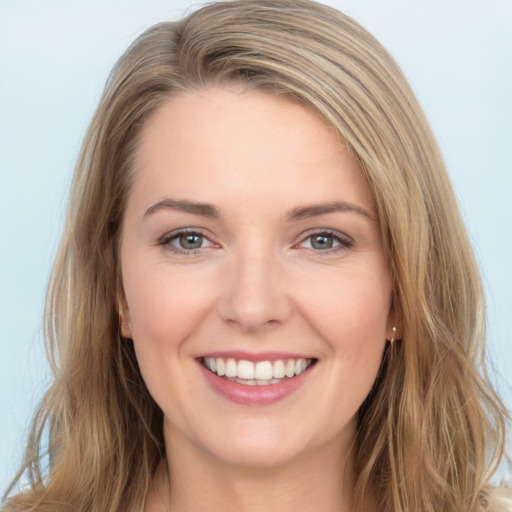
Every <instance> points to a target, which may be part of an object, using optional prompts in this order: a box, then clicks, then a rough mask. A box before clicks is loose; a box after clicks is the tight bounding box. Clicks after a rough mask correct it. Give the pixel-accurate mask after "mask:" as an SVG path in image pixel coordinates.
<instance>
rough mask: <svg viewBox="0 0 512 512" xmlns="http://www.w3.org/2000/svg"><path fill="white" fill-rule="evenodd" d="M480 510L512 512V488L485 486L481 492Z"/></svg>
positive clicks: (486, 511)
mask: <svg viewBox="0 0 512 512" xmlns="http://www.w3.org/2000/svg"><path fill="white" fill-rule="evenodd" d="M481 501H482V506H483V508H482V510H483V511H485V512H512V489H509V488H508V487H487V489H486V490H485V491H484V492H483V493H482V498H481Z"/></svg>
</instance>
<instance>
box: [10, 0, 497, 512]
mask: <svg viewBox="0 0 512 512" xmlns="http://www.w3.org/2000/svg"><path fill="white" fill-rule="evenodd" d="M229 82H243V83H245V84H247V86H248V87H250V88H255V89H259V90H264V91H268V93H269V94H276V95H283V96H285V97H288V98H291V99H292V100H293V101H298V102H300V103H301V104H303V105H305V106H307V107H308V108H310V109H312V110H313V111H316V112H317V113H318V114H319V115H320V116H321V117H322V118H323V119H324V120H325V122H326V123H328V124H329V125H330V126H332V127H333V129H334V130H335V131H336V132H337V133H338V135H339V137H340V140H342V141H344V143H345V144H346V145H347V146H348V148H349V150H350V151H351V153H352V155H353V156H354V157H355V158H356V159H357V161H358V162H359V164H360V166H361V169H362V170H363V172H364V174H365V176H366V179H367V180H368V183H369V186H370V188H371V190H372V192H373V196H374V199H375V202H376V205H377V211H378V215H379V219H380V225H381V229H382V235H383V239H384V244H385V251H386V255H387V258H388V262H389V266H390V268H391V272H392V276H393V283H394V290H393V301H394V307H395V309H396V311H397V313H398V316H399V318H400V319H401V326H402V331H403V336H402V339H401V340H398V341H397V342H395V343H394V344H393V345H392V346H390V347H389V350H388V351H387V352H386V355H385V358H384V361H383V364H382V368H381V372H380V373H379V377H378V379H377V382H376V383H375V385H374V388H373V390H372V392H371V393H370V395H369V396H368V398H367V399H366V401H365V402H364V404H363V405H362V406H361V408H360V411H359V415H358V428H357V436H356V440H355V444H354V447H353V451H352V457H353V462H354V468H355V487H354V504H355V505H354V506H355V508H356V509H357V510H364V506H365V505H364V504H365V499H366V497H367V496H372V497H373V498H374V499H375V500H376V503H377V505H378V508H379V510H380V511H382V512H406V511H408V512H410V511H420V510H421V511H423V512H441V511H443V512H461V511H464V512H466V511H470V512H473V511H476V510H479V507H480V501H479V495H480V493H481V492H483V491H484V490H485V485H486V482H487V479H488V477H489V475H490V473H491V472H492V470H493V468H495V466H496V464H497V461H498V459H499V457H500V456H501V454H502V451H503V437H504V422H505V418H506V416H507V413H506V411H505V409H504V408H503V406H502V404H501V402H500V400H499V398H498V397H497V395H496V394H495V392H494V391H493V389H492V387H491V386H490V384H489V382H488V379H487V377H486V370H485V356H484V338H485V332H484V331H485V310H484V300H483V293H482V287H481V282H480V277H479V273H478V269H477V265H476V263H475V259H474V256H473V252H472V249H471V246H470V243H469V241H468V237H467V235H466V232H465V228H464V225H463V222H462V220H461V216H460V213H459V210H458V207H457V204H456V200H455V197H454V194H453V191H452V188H451V185H450V181H449V178H448V176H447V173H446V170H445V166H444V164H443V160H442V157H441V155H440V152H439V150H438V147H437V144H436V141H435V138H434V136H433V135H432V132H431V130H430V128H429V126H428V123H427V121H426V119H425V116H424V114H423V113H422V110H421V108H420V106H419V104H418V101H417V100H416V98H415V96H414V94H413V92H412V90H411V88H410V87H409V85H408V83H407V81H406V79H405V78H404V76H403V74H402V72H401V70H400V69H399V68H398V66H397V64H396V63H395V62H394V60H393V59H392V58H391V57H390V56H389V54H388V53H387V52H386V51H385V49H384V48H383V47H382V46H381V45H380V44H379V43H378V42H377V41H376V40H375V39H374V38H373V36H371V35H370V34H369V33H368V32H366V31H365V30H364V29H363V28H362V27H361V26H360V25H358V24H357V23H356V22H355V21H353V20H352V19H350V18H348V17H347V16H344V15H343V14H341V13H339V12H338V11H336V10H334V9H332V8H329V7H326V6H322V5H320V4H317V3H314V2H310V1H307V0H278V1H277V0H235V1H227V2H218V3H213V4H211V5H207V6H205V7H203V8H201V9H199V10H197V11H195V12H193V13H192V14H190V15H189V16H188V17H186V18H184V19H183V20H181V21H178V22H167V23H161V24H158V25H156V26H154V27H152V28H150V29H149V30H147V31H146V32H145V33H144V34H142V35H141V36H140V37H139V38H138V39H137V40H136V41H135V42H134V43H133V44H132V46H131V47H130V48H129V49H128V50H127V51H126V53H125V54H124V55H123V56H122V57H121V59H120V60H119V61H118V63H117V65H116V66H115V68H114V70H113V72H112V74H111V76H110V78H109V80H108V83H107V85H106V88H105V91H104V93H103V96H102V98H101V101H100V104H99V107H98V109H97V111H96V113H95V115H94V118H93V120H92V122H91V125H90V127H89V130H88V132H87V134H86V136H85V139H84V142H83V146H82V149H81V153H80V156H79V159H78V162H77V166H76V171H75V175H74V180H73V184H72V189H71V193H70V200H69V206H68V211H67V220H66V224H65V227H64V234H63V238H62V241H61V244H60V248H59V251H58V255H57V259H56V262H55V267H54V270H53V273H52V277H51V281H50V285H49V291H48V297H47V307H46V330H45V333H46V340H47V344H48V353H49V356H50V362H51V366H52V369H53V375H54V381H53V384H52V385H51V387H50V389H49V390H48V392H47V393H46V395H45V397H44V399H43V401H42V403H41V405H40V407H39V410H38V412H37V414H36V416H35V419H34V423H33V427H32V431H31V434H30V439H29V442H28V445H27V451H26V455H25V459H24V463H23V465H22V468H21V470H20V472H19V474H18V476H17V477H16V480H15V482H16V481H17V480H19V479H20V478H21V476H22V475H23V474H24V473H26V474H27V475H28V477H29V479H30V486H29V487H28V488H27V489H26V490H25V491H23V492H20V493H18V494H17V495H14V496H13V494H15V493H14V492H13V489H14V487H11V488H10V490H9V491H8V493H6V499H7V497H8V496H10V497H9V498H8V499H7V504H6V505H5V507H6V508H5V510H6V511H11V510H24V511H26V510H38V511H51V512H56V511H59V512H60V511H68V510H73V511H75V510H80V511H81V512H89V511H90V512H92V511H100V510H101V511H109V512H120V511H126V510H129V509H130V508H131V507H132V506H133V503H137V502H138V503H140V502H141V500H142V499H143V496H144V494H145V492H146V490H147V489H148V486H149V485H150V482H151V478H152V475H153V473H154V471H155V468H156V465H157V464H158V462H159V460H160V459H161V458H162V457H163V456H164V444H163V435H162V412H161V411H160V410H159V408H158V407H157V405H156V404H155V402H154V401H153V400H152V398H151V397H150V395H149V393H148V391H147V389H146V386H145V384H144V382H143V380H142V377H141V374H140V371H139V369H138V366H137V362H136V358H135V354H134V350H133V345H132V344H131V343H130V342H129V341H128V342H127V341H126V340H122V339H121V336H120V330H119V313H118V297H119V290H120V286H121V283H120V271H119V261H118V254H117V253H118V241H119V234H120V230H121V224H122V218H123V212H124V209H125V204H126V200H127V195H128V193H129V191H130V182H131V173H132V161H133V158H134V154H135V153H136V151H137V146H138V140H139V133H140V130H141V126H143V125H144V122H145V119H147V118H148V116H149V115H150V114H151V113H152V112H154V111H155V110H156V109H158V107H159V106H160V105H161V104H162V103H163V102H164V101H166V100H168V99H169V97H172V96H173V95H175V94H178V93H179V92H181V91H185V90H190V89H194V88H203V87H207V86H208V85H210V84H214V83H215V84H219V83H220V84H222V83H229ZM47 427H48V428H49V430H48V432H49V440H48V441H46V437H45V433H46V428H47ZM46 445H47V446H46ZM46 448H47V449H46ZM46 457H48V459H47V458H46ZM47 460H49V462H48V463H47ZM13 485H14V484H13Z"/></svg>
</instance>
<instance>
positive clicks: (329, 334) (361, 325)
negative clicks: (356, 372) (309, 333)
mask: <svg viewBox="0 0 512 512" xmlns="http://www.w3.org/2000/svg"><path fill="white" fill-rule="evenodd" d="M326 283H328V285H327V286H326ZM306 289H308V294H307V295H305V294H303V299H302V303H303V306H302V309H303V311H304V314H305V315H307V317H308V318H309V320H310V323H311V324H312V325H313V326H314V327H315V329H316V330H318V331H319V332H320V333H321V334H322V337H323V338H324V339H327V340H329V341H330V343H331V345H332V347H333V348H335V347H340V348H341V347H344V348H345V349H346V350H348V351H349V352H351V351H352V350H355V351H358V350H363V349H365V347H366V346H368V348H369V349H371V347H372V345H374V344H375V343H377V344H378V345H379V346H380V345H381V344H382V343H383V342H384V340H385V337H386V330H387V323H388V317H389V313H390V306H391V280H390V278H389V277H388V272H387V270H386V269H385V268H383V269H382V271H379V272H371V273H370V272H340V273H338V274H337V273H335V272H333V273H332V275H331V276H330V279H329V280H315V281H311V282H310V283H309V284H308V287H307V288H306Z"/></svg>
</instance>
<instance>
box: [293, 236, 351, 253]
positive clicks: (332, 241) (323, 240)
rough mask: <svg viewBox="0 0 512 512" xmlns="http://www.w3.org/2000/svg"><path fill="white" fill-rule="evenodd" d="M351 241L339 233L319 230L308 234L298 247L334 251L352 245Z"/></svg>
mask: <svg viewBox="0 0 512 512" xmlns="http://www.w3.org/2000/svg"><path fill="white" fill-rule="evenodd" d="M352 245H353V241H352V240H351V239H350V238H349V237H347V236H345V235H342V234H341V233H333V232H330V231H321V232H317V233H312V234H310V235H309V236H308V237H307V238H305V239H304V240H303V241H302V242H301V243H300V244H299V247H305V248H306V249H313V250H315V251H326V252H327V251H329V252H334V251H336V250H340V249H347V248H350V247H352Z"/></svg>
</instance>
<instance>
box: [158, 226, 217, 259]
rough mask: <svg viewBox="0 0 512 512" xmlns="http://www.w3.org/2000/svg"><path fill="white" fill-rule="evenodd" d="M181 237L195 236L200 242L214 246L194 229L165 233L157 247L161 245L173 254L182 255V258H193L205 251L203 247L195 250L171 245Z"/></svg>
mask: <svg viewBox="0 0 512 512" xmlns="http://www.w3.org/2000/svg"><path fill="white" fill-rule="evenodd" d="M183 235H189V236H190V235H195V236H198V237H201V238H202V240H206V241H208V242H209V243H210V244H211V245H214V243H213V242H212V241H211V240H210V239H209V238H208V237H206V236H205V235H204V234H203V233H202V232H201V231H200V230H198V229H194V228H191V229H180V230H179V231H173V232H171V233H167V234H165V235H164V236H163V237H162V238H160V240H159V241H158V243H157V245H161V246H163V247H165V248H166V249H168V250H170V251H171V252H174V253H175V254H182V255H184V256H194V255H196V254H198V253H199V252H200V251H201V250H202V249H205V247H198V248H197V249H184V248H182V247H176V246H174V245H172V242H173V241H175V240H178V239H179V238H180V237H182V236H183Z"/></svg>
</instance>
